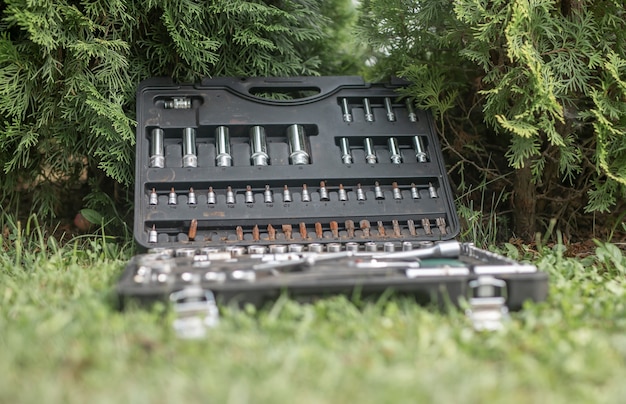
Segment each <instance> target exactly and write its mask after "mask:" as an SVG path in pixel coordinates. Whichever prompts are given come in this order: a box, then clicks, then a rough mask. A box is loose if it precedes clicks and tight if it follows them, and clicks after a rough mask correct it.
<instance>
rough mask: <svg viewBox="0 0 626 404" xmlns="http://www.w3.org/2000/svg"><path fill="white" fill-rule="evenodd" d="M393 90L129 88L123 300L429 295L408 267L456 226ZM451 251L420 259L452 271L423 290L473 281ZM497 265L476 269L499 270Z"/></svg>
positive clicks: (428, 152) (405, 102)
mask: <svg viewBox="0 0 626 404" xmlns="http://www.w3.org/2000/svg"><path fill="white" fill-rule="evenodd" d="M406 84H407V83H405V82H402V81H399V80H394V81H392V82H390V83H384V84H378V83H376V84H373V83H366V82H364V81H363V79H362V78H360V77H354V76H346V77H290V78H247V79H242V78H212V79H204V80H202V81H201V82H199V83H195V84H185V85H180V84H175V83H173V82H171V81H170V80H169V79H157V78H154V79H149V80H146V81H144V82H142V83H141V84H140V86H139V89H138V91H137V145H136V185H135V221H134V235H135V239H136V241H137V243H138V245H139V247H140V248H141V249H143V250H144V251H147V252H148V253H147V254H145V255H141V256H139V257H137V258H136V259H134V260H133V261H132V262H131V263H130V264H129V267H128V268H127V273H126V275H127V276H125V277H124V278H123V280H122V281H123V282H121V283H120V288H118V289H119V292H120V294H121V295H133V294H135V293H136V292H138V291H139V290H141V291H143V292H141V293H139V294H140V295H142V296H144V297H145V296H147V295H149V294H150V292H149V291H150V290H152V289H154V291H155V295H161V294H162V292H163V291H164V290H165V289H164V287H165V286H167V287H168V288H180V287H183V286H185V285H186V284H187V283H186V282H185V281H184V280H182V278H181V277H182V276H183V275H184V274H191V275H185V276H187V277H188V278H189V279H194V280H195V281H194V282H192V283H194V284H196V285H202V286H203V287H208V286H207V285H209V284H211V285H213V286H214V285H218V284H219V285H220V286H219V287H218V289H219V290H222V291H223V290H226V289H228V290H229V293H226V294H222V295H223V296H234V295H241V294H242V293H243V294H244V295H245V294H246V293H248V292H250V293H251V294H253V295H254V294H257V293H252V291H253V289H254V290H256V289H255V288H256V286H251V285H258V287H259V288H261V289H264V290H266V291H268V293H269V291H270V290H271V293H270V294H275V293H277V291H279V290H282V289H284V288H285V287H287V286H294V285H296V284H297V285H300V286H302V288H304V289H306V290H307V293H308V294H313V293H316V291H317V292H320V293H322V294H323V293H326V292H328V291H332V290H340V289H341V290H343V289H345V288H344V287H345V286H350V287H356V285H363V282H364V280H365V279H366V278H367V279H370V280H371V279H374V278H375V279H376V281H375V283H376V285H377V288H382V287H384V285H385V283H386V282H387V281H389V285H388V286H393V287H395V288H398V287H399V285H398V282H396V281H397V280H398V279H400V278H402V279H403V282H406V283H405V284H403V285H406V287H407V288H409V289H416V285H417V284H424V285H426V284H430V283H429V282H426V281H425V279H426V278H427V277H422V276H420V275H418V276H413V275H411V276H410V277H407V276H406V271H408V270H409V269H411V268H413V267H412V266H415V265H417V267H419V261H420V259H421V258H420V257H421V254H424V251H427V250H428V249H433V248H435V250H437V248H438V247H437V246H438V245H445V243H456V242H455V241H454V239H455V238H456V237H457V236H458V234H459V231H460V225H459V219H458V216H457V214H456V211H455V206H454V195H453V194H452V192H451V189H450V184H449V182H448V178H447V175H446V170H445V164H444V161H443V157H442V153H441V149H440V146H439V142H438V139H437V136H436V133H435V127H434V124H433V121H432V117H431V115H430V114H429V113H428V111H424V110H420V109H416V108H414V107H413V103H412V100H411V99H409V98H403V97H400V96H399V95H398V91H397V90H398V89H400V88H402V87H403V86H405V85H406ZM457 244H459V243H457ZM459 245H460V247H459V251H458V253H457V254H456V255H455V256H454V257H452V258H451V257H450V256H446V257H438V255H437V254H435V255H431V256H429V259H430V260H431V263H432V260H433V259H438V258H445V259H447V260H448V261H445V262H444V264H442V265H441V267H442V268H444V267H445V268H446V270H449V271H448V272H447V275H445V276H444V275H442V274H438V275H436V276H435V278H436V279H438V280H437V281H436V282H435V283H436V284H438V285H439V284H441V280H442V279H449V280H451V281H452V280H453V279H455V280H454V283H455V284H456V282H464V284H467V282H468V279H469V278H472V279H473V278H475V277H476V276H475V275H476V274H474V273H473V272H472V270H471V267H472V265H474V264H476V262H475V260H474V261H472V260H471V259H469V258H468V257H465V258H463V257H464V254H465V255H467V254H466V253H467V252H468V251H470V250H469V249H470V246H467V245H464V244H459ZM471 249H472V251H474V250H475V249H473V247H471ZM337 254H339V255H337ZM342 254H343V255H342ZM394 254H396V255H395V256H393V258H389V257H387V258H381V259H383V261H389V260H390V259H393V260H395V259H400V261H399V262H404V263H405V264H407V265H408V266H407V267H406V268H404V272H403V273H402V275H401V276H400V275H398V273H395V272H394V275H393V276H390V275H389V273H388V271H387V270H382V269H381V271H378V272H377V271H375V270H374V269H373V268H374V267H375V266H376V264H375V262H378V261H377V260H379V258H376V257H377V255H394ZM397 254H400V255H397ZM402 254H404V255H402ZM474 255H477V254H476V253H475V251H474ZM478 255H480V254H478ZM218 256H219V257H221V258H220V259H218V260H217V261H216V257H218ZM224 256H228V257H229V258H227V259H222V258H224ZM402 256H404V257H408V258H398V257H402ZM140 257H142V258H140ZM285 257H288V258H285ZM311 257H314V259H313V258H311ZM322 257H326V258H322ZM332 257H336V259H333V258H332ZM450 259H452V260H453V261H454V262H453V263H450V261H449V260H450ZM502 259H503V258H502V257H499V258H497V259H495V258H494V256H492V255H481V258H480V260H479V261H480V262H481V265H485V264H486V262H488V261H490V260H491V261H493V262H494V265H495V267H502V265H501V263H502V262H503V261H502ZM285 260H286V262H287V263H286V264H285V262H284V261H285ZM304 261H306V262H307V264H306V265H305V264H302V262H304ZM313 261H315V262H316V264H315V265H312V264H311V262H313ZM145 262H151V263H155V265H157V266H159V267H161V266H162V264H163V262H167V267H168V268H169V272H168V275H167V276H165V275H162V274H161V276H160V277H159V276H158V275H157V276H156V278H153V277H149V279H150V280H149V281H148V280H146V279H148V278H146V277H144V276H143V275H140V274H139V273H137V271H139V269H141V268H143V269H141V271H144V272H145V271H147V270H148V269H146V268H148V267H151V265H147V264H145ZM207 262H213V263H214V264H211V265H209V264H207ZM215 262H217V263H215ZM365 262H369V263H370V264H365ZM472 262H473V264H472ZM296 263H300V264H302V265H305V266H306V268H304V267H302V265H300V264H296ZM272 265H275V267H272V269H271V270H270V269H269V268H270V267H271V266H272ZM283 265H286V266H283ZM298 265H300V266H298ZM368 265H370V266H368ZM381 265H382V264H381ZM393 265H395V266H394V268H395V269H394V270H396V269H398V268H399V267H401V266H402V265H403V264H398V263H397V262H395V261H394V264H393ZM506 266H507V267H508V268H507V270H506V272H507V273H508V274H509V275H507V276H510V274H511V273H515V276H519V277H521V278H528V279H532V280H531V285H535V286H536V292H532V293H531V291H532V290H533V287H526V288H525V290H526V292H525V293H526V294H527V295H528V298H530V299H532V300H541V299H542V298H543V297H545V293H544V292H545V290H546V287H545V283H546V277H545V275H544V274H541V273H538V272H536V269H534V271H529V270H528V268H529V267H528V266H522V265H521V264H520V265H519V267H520V268H523V271H521V272H519V273H518V272H515V271H511V268H512V267H516V264H514V263H511V262H508V261H507V262H506ZM178 267H180V268H182V269H181V271H182V274H181V275H180V276H178V275H174V274H175V273H177V271H178V269H177V268H178ZM286 267H289V268H291V269H290V270H288V271H284V268H286ZM339 267H342V268H343V269H345V271H344V272H343V273H342V272H341V271H342V269H340V268H339ZM365 267H367V268H365ZM417 267H415V268H413V269H416V268H417ZM175 268H176V269H175ZM215 268H218V269H217V270H216V269H215ZM250 268H252V269H250ZM254 268H256V269H254ZM258 268H268V269H267V270H265V269H263V270H259V269H258ZM294 268H295V269H294ZM303 268H304V269H303ZM316 268H319V271H320V272H319V274H318V273H317V269H316ZM332 268H335V270H336V272H337V273H333V274H332V276H331V275H330V273H331V272H333V271H334V270H333V269H332ZM359 268H362V269H363V274H362V275H363V276H361V275H359V274H358V272H359ZM381 268H382V267H381ZM450 268H453V269H454V268H456V269H454V270H453V269H450ZM460 268H463V269H462V270H461V269H460ZM533 268H534V267H533ZM238 271H239V272H238ZM242 271H243V272H242ZM246 271H247V272H246ZM250 271H252V272H251V273H250ZM455 271H456V273H458V276H459V277H456V278H455V276H453V273H454V272H455ZM149 272H150V273H151V274H152V275H154V273H155V272H154V268H152V269H151V270H150V271H149ZM261 272H263V273H261ZM379 272H380V273H379ZM444 272H445V271H444ZM460 272H463V274H462V275H461V274H460ZM531 272H532V273H531ZM199 273H204V275H202V274H200V275H198V274H199ZM244 273H245V275H244ZM268 273H269V274H270V275H267V274H268ZM312 273H315V274H316V275H311V274H312ZM374 273H376V275H375V276H374V275H373V274H374ZM383 273H384V274H385V275H384V276H382V275H381V274H383ZM427 273H432V271H430V272H424V274H427ZM131 274H132V276H131ZM152 275H151V276H152ZM318 275H319V276H318ZM198 276H200V277H199V278H198ZM207 276H208V277H217V278H219V279H220V282H216V283H215V282H214V283H211V282H212V281H209V280H208V279H206V277H207ZM237 276H243V277H244V278H245V279H247V280H248V282H241V281H240V279H235V278H237ZM372 276H373V277H374V278H372ZM398 276H400V278H398ZM324 277H327V278H325V279H326V280H324V279H322V278H324ZM165 278H167V280H166V281H164V282H160V281H159V280H158V279H162V280H163V279H165ZM392 278H393V279H395V280H394V281H393V282H392V281H391V279H392ZM396 278H398V279H396ZM155 279H156V280H155ZM172 279H176V280H175V281H173V280H172ZM211 279H213V278H211ZM250 279H253V281H249V280H250ZM295 279H298V280H297V281H296V280H295ZM408 279H410V281H409V280H408ZM433 279H434V278H433ZM300 280H301V281H300ZM207 282H209V283H207ZM368 282H369V281H368ZM333 283H337V284H341V285H342V287H339V286H338V287H337V288H333V287H332V284H333ZM444 283H445V282H444ZM125 285H126V286H125ZM244 285H246V286H244ZM306 285H308V286H306ZM213 286H211V288H213ZM300 286H298V287H297V288H300ZM318 286H319V287H318ZM231 287H232V289H229V288H231ZM224 288H225V289H224ZM166 289H167V288H166ZM401 289H402V288H401ZM418 289H419V288H418ZM457 289H458V290H461V289H462V290H465V289H467V288H457ZM156 290H159V291H160V292H159V293H156ZM168 290H169V289H168ZM455 290H456V289H455ZM173 291H174V290H169V292H168V293H171V292H173ZM231 292H232V293H231ZM235 292H237V293H235ZM510 292H511V291H509V295H510ZM163 293H164V292H163ZM463 293H465V292H463ZM453 294H455V295H456V294H457V293H453ZM248 297H250V298H251V296H248ZM454 299H455V298H454ZM454 299H453V300H454ZM227 300H228V299H227ZM522 300H523V299H522V298H521V297H520V302H521V301H522Z"/></svg>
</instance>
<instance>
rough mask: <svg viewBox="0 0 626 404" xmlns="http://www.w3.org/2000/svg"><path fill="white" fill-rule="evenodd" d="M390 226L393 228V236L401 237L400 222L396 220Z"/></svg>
mask: <svg viewBox="0 0 626 404" xmlns="http://www.w3.org/2000/svg"><path fill="white" fill-rule="evenodd" d="M391 226H392V227H393V236H394V237H402V231H401V230H400V222H399V221H398V220H395V219H394V220H392V221H391Z"/></svg>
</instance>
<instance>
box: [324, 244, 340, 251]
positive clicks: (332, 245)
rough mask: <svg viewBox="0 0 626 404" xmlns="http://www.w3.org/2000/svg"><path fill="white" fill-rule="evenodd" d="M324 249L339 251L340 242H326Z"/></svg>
mask: <svg viewBox="0 0 626 404" xmlns="http://www.w3.org/2000/svg"><path fill="white" fill-rule="evenodd" d="M326 251H328V252H340V251H341V243H328V244H327V245H326Z"/></svg>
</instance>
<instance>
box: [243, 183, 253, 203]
mask: <svg viewBox="0 0 626 404" xmlns="http://www.w3.org/2000/svg"><path fill="white" fill-rule="evenodd" d="M245 201H246V203H254V193H253V192H252V187H251V186H250V185H246V193H245Z"/></svg>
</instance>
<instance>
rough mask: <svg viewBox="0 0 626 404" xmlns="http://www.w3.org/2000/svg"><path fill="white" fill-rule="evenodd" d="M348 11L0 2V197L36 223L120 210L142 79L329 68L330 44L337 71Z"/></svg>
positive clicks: (258, 4) (295, 6)
mask: <svg viewBox="0 0 626 404" xmlns="http://www.w3.org/2000/svg"><path fill="white" fill-rule="evenodd" d="M349 4H350V2H349V1H348V0H337V1H334V2H332V5H333V6H334V8H333V7H331V5H324V6H321V5H320V2H317V1H313V0H280V1H243V0H236V1H224V0H223V1H211V2H198V1H192V0H174V1H166V2H157V1H153V0H146V1H139V2H130V1H126V0H100V1H95V2H89V1H77V0H60V1H45V0H39V1H25V0H8V1H4V2H0V32H2V33H1V34H0V164H1V167H0V183H2V185H3V186H2V190H1V191H0V192H1V194H0V200H2V201H3V202H4V205H5V206H8V208H9V209H10V210H12V211H20V210H21V211H22V212H23V213H28V212H31V211H32V212H36V213H40V214H43V215H44V216H53V215H55V214H59V213H61V214H64V213H65V214H67V212H64V211H63V209H66V208H68V209H69V208H70V207H69V206H68V204H67V200H68V199H71V197H72V196H73V197H74V198H76V196H75V195H76V194H78V195H80V196H82V195H84V194H86V193H87V192H91V191H94V192H106V193H109V194H110V195H111V196H114V198H115V201H114V202H115V204H120V203H121V201H120V200H121V199H123V198H122V197H121V196H120V195H123V194H124V192H120V187H119V184H121V185H122V187H121V188H124V187H126V186H128V185H129V184H131V183H132V182H133V177H134V171H133V163H134V160H133V159H134V148H133V145H134V141H135V134H134V121H133V118H134V108H135V105H134V97H135V90H136V87H137V84H138V83H139V82H140V81H141V80H143V79H145V78H148V77H153V76H167V77H172V78H173V79H174V80H176V81H179V82H189V81H196V80H199V79H200V78H202V77H207V76H208V77H213V76H290V75H315V74H318V73H319V72H320V71H322V70H324V72H327V73H332V69H333V67H328V68H325V69H322V68H321V66H320V63H321V60H322V58H323V59H324V60H331V59H332V55H331V52H333V51H334V48H333V47H331V46H328V45H324V46H322V44H323V43H324V41H325V40H327V39H328V38H332V39H333V40H334V41H335V44H336V46H337V47H338V48H340V49H341V50H343V52H344V56H342V57H340V58H337V60H341V61H342V63H339V64H338V65H337V70H339V71H340V72H342V73H343V72H346V71H347V70H349V69H350V68H351V66H352V65H351V63H353V62H351V60H352V59H351V57H352V56H354V55H352V56H350V57H348V56H349V55H347V54H345V53H346V52H345V45H344V43H343V42H342V41H343V40H344V39H346V34H345V30H344V28H342V24H348V23H349V22H350V21H351V18H353V17H352V16H353V14H354V11H353V10H351V9H350V8H349V7H348V6H347V5H349ZM327 15H328V16H340V17H341V18H338V20H337V21H331V19H330V18H328V17H327ZM87 180H89V183H88V182H87ZM94 187H95V188H94ZM86 189H88V191H86ZM79 199H80V198H79ZM98 199H99V198H91V199H90V200H92V201H93V200H98ZM100 199H101V198H100ZM69 205H71V204H69ZM24 206H26V208H24ZM90 207H92V208H95V207H96V206H90ZM77 210H78V209H75V210H74V212H76V211H77Z"/></svg>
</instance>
